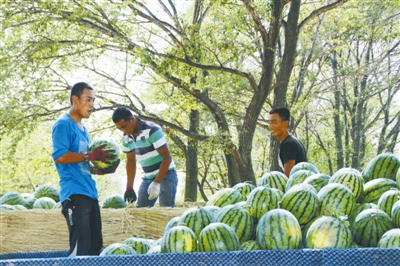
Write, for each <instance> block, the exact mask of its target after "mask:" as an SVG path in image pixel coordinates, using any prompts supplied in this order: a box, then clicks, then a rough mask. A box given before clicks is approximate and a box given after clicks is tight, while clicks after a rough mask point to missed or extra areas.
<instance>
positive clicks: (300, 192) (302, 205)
mask: <svg viewBox="0 0 400 266" xmlns="http://www.w3.org/2000/svg"><path fill="white" fill-rule="evenodd" d="M279 206H280V208H282V209H285V210H287V211H290V212H291V213H292V214H293V215H294V216H295V217H296V219H297V221H298V222H299V224H300V225H303V224H306V223H307V222H309V221H310V220H311V219H312V218H314V217H315V216H316V215H317V213H318V211H319V206H320V204H319V199H318V196H317V191H316V190H315V189H314V188H313V187H312V186H311V185H308V184H297V185H294V186H293V187H291V188H290V189H289V190H288V191H286V193H285V194H284V195H283V198H282V200H281V201H280V203H279Z"/></svg>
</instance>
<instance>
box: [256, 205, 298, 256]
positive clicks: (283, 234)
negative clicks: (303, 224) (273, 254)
mask: <svg viewBox="0 0 400 266" xmlns="http://www.w3.org/2000/svg"><path fill="white" fill-rule="evenodd" d="M301 239H302V236H301V228H300V224H299V222H298V221H297V219H296V217H295V216H294V215H293V214H292V213H290V212H289V211H287V210H284V209H274V210H270V211H268V212H266V213H265V214H264V215H263V216H262V217H261V219H260V221H259V222H258V224H257V229H256V240H257V243H258V245H259V246H260V248H261V249H271V250H289V249H298V248H300V247H301Z"/></svg>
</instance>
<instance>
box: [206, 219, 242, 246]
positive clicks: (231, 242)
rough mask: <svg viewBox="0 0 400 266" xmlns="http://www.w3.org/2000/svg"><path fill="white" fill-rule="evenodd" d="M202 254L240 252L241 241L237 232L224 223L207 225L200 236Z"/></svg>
mask: <svg viewBox="0 0 400 266" xmlns="http://www.w3.org/2000/svg"><path fill="white" fill-rule="evenodd" d="M198 240H199V251H200V252H226V251H234V250H240V241H239V238H238V236H237V235H236V234H235V231H234V230H233V229H232V228H231V227H230V226H229V225H226V224H224V223H220V222H215V223H210V224H209V225H207V226H206V227H205V228H204V229H203V230H202V231H201V232H200V235H199V238H198Z"/></svg>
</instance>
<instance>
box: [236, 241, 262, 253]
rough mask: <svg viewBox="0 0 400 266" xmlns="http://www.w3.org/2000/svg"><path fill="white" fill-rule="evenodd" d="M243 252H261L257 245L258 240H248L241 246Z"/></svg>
mask: <svg viewBox="0 0 400 266" xmlns="http://www.w3.org/2000/svg"><path fill="white" fill-rule="evenodd" d="M240 249H241V250H247V251H250V250H260V249H261V248H260V246H259V245H258V244H257V241H256V240H247V241H245V242H243V243H242V244H241V245H240Z"/></svg>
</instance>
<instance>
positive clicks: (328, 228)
mask: <svg viewBox="0 0 400 266" xmlns="http://www.w3.org/2000/svg"><path fill="white" fill-rule="evenodd" d="M306 238H307V239H306V241H305V242H306V248H313V249H321V248H350V246H351V243H352V235H351V231H350V229H349V227H348V226H347V225H346V223H345V222H343V221H341V220H339V219H337V218H335V217H331V216H322V217H320V218H318V219H317V220H315V221H314V222H313V223H312V224H311V226H310V227H309V228H308V231H307V235H306Z"/></svg>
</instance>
